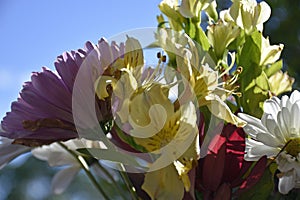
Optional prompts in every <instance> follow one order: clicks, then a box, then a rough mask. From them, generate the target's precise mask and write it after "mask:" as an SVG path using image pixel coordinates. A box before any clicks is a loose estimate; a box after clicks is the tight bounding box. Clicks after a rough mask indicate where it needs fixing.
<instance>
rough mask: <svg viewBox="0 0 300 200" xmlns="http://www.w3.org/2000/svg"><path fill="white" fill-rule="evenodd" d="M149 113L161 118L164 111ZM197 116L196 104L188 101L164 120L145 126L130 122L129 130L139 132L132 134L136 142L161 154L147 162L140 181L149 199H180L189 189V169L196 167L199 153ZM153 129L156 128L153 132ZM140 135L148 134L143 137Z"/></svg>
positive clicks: (151, 115) (132, 132) (150, 150)
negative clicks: (143, 177) (147, 164)
mask: <svg viewBox="0 0 300 200" xmlns="http://www.w3.org/2000/svg"><path fill="white" fill-rule="evenodd" d="M173 110H174V109H173ZM149 115H150V117H151V119H161V116H162V115H164V112H163V111H162V108H161V109H156V110H154V111H152V112H150V113H149ZM196 119H197V118H196V111H195V106H194V105H193V104H192V103H189V104H185V105H182V106H181V107H180V109H179V110H177V111H173V113H172V115H170V116H168V117H167V118H166V119H165V120H163V121H164V122H165V123H163V124H162V123H161V122H160V121H157V123H152V124H151V126H152V127H149V126H147V127H145V128H140V127H137V126H136V125H135V124H131V125H133V130H132V131H131V134H133V135H135V136H136V135H138V136H140V137H135V138H134V140H135V142H136V143H137V144H139V145H141V146H143V147H144V148H145V149H146V150H147V151H148V152H151V153H153V154H157V155H159V156H160V157H159V158H158V159H157V160H155V161H154V163H153V164H151V165H150V166H149V167H150V170H149V172H147V173H146V175H145V180H144V184H143V185H142V188H143V189H144V190H145V191H146V192H147V193H148V195H149V196H150V197H151V199H182V197H183V194H184V191H187V192H188V191H189V190H190V186H191V183H190V179H189V177H188V173H189V171H190V170H191V169H192V168H193V167H195V165H196V161H197V159H198V155H199V144H198V138H197V136H198V129H197V126H196ZM154 130H156V131H157V132H156V133H154V134H153V132H152V131H154ZM137 132H138V133H137ZM143 135H146V136H149V135H151V136H150V137H147V138H144V137H143Z"/></svg>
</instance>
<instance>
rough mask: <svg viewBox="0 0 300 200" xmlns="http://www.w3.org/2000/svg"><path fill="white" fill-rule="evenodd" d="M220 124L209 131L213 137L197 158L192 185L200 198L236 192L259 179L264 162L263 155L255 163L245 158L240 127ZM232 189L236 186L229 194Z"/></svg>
mask: <svg viewBox="0 0 300 200" xmlns="http://www.w3.org/2000/svg"><path fill="white" fill-rule="evenodd" d="M222 126H223V124H219V125H218V126H217V127H216V129H215V130H214V131H213V133H212V134H211V135H213V136H214V137H213V139H212V140H211V141H210V142H209V145H208V148H207V152H204V153H207V155H206V156H205V157H203V158H201V159H200V160H199V166H198V169H197V182H196V186H197V189H198V190H200V191H201V192H202V194H203V197H204V199H215V200H216V199H223V200H224V199H230V198H231V196H232V195H238V194H240V193H241V192H243V191H245V190H247V189H248V188H250V187H252V186H253V185H255V184H256V183H257V182H258V181H259V179H260V178H261V176H262V175H263V172H264V170H265V167H266V163H267V158H266V157H263V158H261V159H260V160H259V161H258V162H257V163H254V162H249V161H245V160H244V151H245V133H244V131H243V129H242V128H237V127H236V126H234V125H232V124H227V125H225V126H224V127H223V128H222ZM207 137H208V135H207ZM202 141H203V140H202ZM202 149H203V148H202ZM202 149H201V150H202ZM202 153H203V152H202ZM252 165H254V167H253V168H252V169H251V170H250V167H251V166H252ZM233 188H238V189H237V190H234V191H235V192H234V193H233V190H232V189H233Z"/></svg>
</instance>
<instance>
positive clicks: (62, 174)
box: [31, 139, 105, 194]
mask: <svg viewBox="0 0 300 200" xmlns="http://www.w3.org/2000/svg"><path fill="white" fill-rule="evenodd" d="M62 144H63V145H65V146H66V147H67V148H68V149H70V150H76V149H80V148H91V147H93V148H102V149H103V148H105V146H104V145H103V143H101V142H96V141H90V140H86V139H81V140H80V139H74V140H68V141H66V142H62ZM31 152H32V154H33V155H34V156H35V157H36V158H38V159H40V160H44V161H47V162H48V163H49V165H50V166H51V167H55V166H68V167H66V168H64V169H63V170H61V171H59V172H58V173H57V174H55V176H54V177H53V180H52V191H53V193H54V194H61V193H62V192H64V191H65V189H66V188H67V187H68V186H69V185H70V183H71V182H72V180H73V179H74V177H75V176H76V174H77V173H78V172H79V171H80V170H81V165H80V163H79V162H78V160H77V159H76V158H75V157H74V156H73V155H72V154H70V152H69V151H67V150H66V149H65V148H64V147H63V146H61V145H60V144H59V143H52V144H50V145H44V146H42V147H38V148H35V149H33V150H32V151H31Z"/></svg>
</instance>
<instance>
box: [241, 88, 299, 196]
mask: <svg viewBox="0 0 300 200" xmlns="http://www.w3.org/2000/svg"><path fill="white" fill-rule="evenodd" d="M299 116H300V92H299V91H297V90H295V91H294V92H293V93H292V94H291V97H290V98H289V97H288V96H283V97H282V99H279V98H277V97H272V98H271V99H269V100H266V101H265V103H264V114H263V116H262V118H261V120H260V119H257V118H255V117H252V116H249V115H247V114H243V113H240V114H239V117H240V118H242V119H243V120H244V121H246V122H247V123H248V124H247V125H246V126H245V127H244V130H245V132H246V133H247V134H248V135H249V138H246V154H245V160H249V161H256V160H258V159H259V158H260V157H262V156H264V155H267V156H268V157H269V158H276V162H277V164H278V169H279V170H280V171H281V174H280V175H279V176H278V178H279V186H278V189H279V192H281V193H283V194H287V193H288V192H289V191H290V190H291V189H292V188H300V123H299Z"/></svg>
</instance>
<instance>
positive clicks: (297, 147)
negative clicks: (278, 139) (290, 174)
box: [285, 138, 300, 158]
mask: <svg viewBox="0 0 300 200" xmlns="http://www.w3.org/2000/svg"><path fill="white" fill-rule="evenodd" d="M285 150H286V152H287V153H288V154H290V155H292V156H294V157H295V158H297V156H298V154H299V153H300V138H295V139H292V140H290V141H289V142H288V143H287V145H286V147H285Z"/></svg>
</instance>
